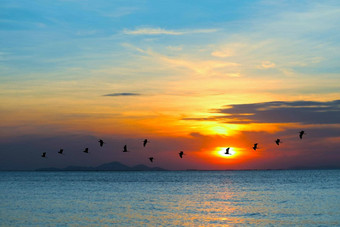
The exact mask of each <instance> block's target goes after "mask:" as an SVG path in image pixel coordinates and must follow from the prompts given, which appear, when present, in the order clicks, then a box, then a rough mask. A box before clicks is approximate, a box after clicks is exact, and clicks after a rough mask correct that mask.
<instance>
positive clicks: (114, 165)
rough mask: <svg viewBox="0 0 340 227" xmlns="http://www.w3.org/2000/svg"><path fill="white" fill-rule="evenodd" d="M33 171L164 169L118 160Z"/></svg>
mask: <svg viewBox="0 0 340 227" xmlns="http://www.w3.org/2000/svg"><path fill="white" fill-rule="evenodd" d="M35 171H166V169H163V168H159V167H149V166H146V165H136V166H132V167H130V166H127V165H124V164H122V163H120V162H109V163H105V164H102V165H99V166H96V167H86V166H68V167H66V168H54V167H49V168H39V169H36V170H35Z"/></svg>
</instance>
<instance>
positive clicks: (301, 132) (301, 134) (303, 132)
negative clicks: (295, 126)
mask: <svg viewBox="0 0 340 227" xmlns="http://www.w3.org/2000/svg"><path fill="white" fill-rule="evenodd" d="M299 133H300V134H299V137H300V139H302V136H303V134H305V131H300V132H299Z"/></svg>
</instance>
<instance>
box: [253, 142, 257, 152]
mask: <svg viewBox="0 0 340 227" xmlns="http://www.w3.org/2000/svg"><path fill="white" fill-rule="evenodd" d="M253 149H254V151H256V149H258V147H257V143H254V146H253Z"/></svg>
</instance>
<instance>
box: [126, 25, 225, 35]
mask: <svg viewBox="0 0 340 227" xmlns="http://www.w3.org/2000/svg"><path fill="white" fill-rule="evenodd" d="M216 31H218V30H217V29H192V30H166V29H163V28H151V27H145V28H137V29H135V30H129V29H124V30H123V33H124V34H126V35H186V34H196V33H213V32H216Z"/></svg>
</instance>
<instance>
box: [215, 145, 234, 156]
mask: <svg viewBox="0 0 340 227" xmlns="http://www.w3.org/2000/svg"><path fill="white" fill-rule="evenodd" d="M226 150H227V147H217V148H216V149H215V151H214V155H216V156H218V157H222V158H235V157H236V156H237V152H236V149H235V148H233V147H230V149H229V152H228V153H229V154H226Z"/></svg>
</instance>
